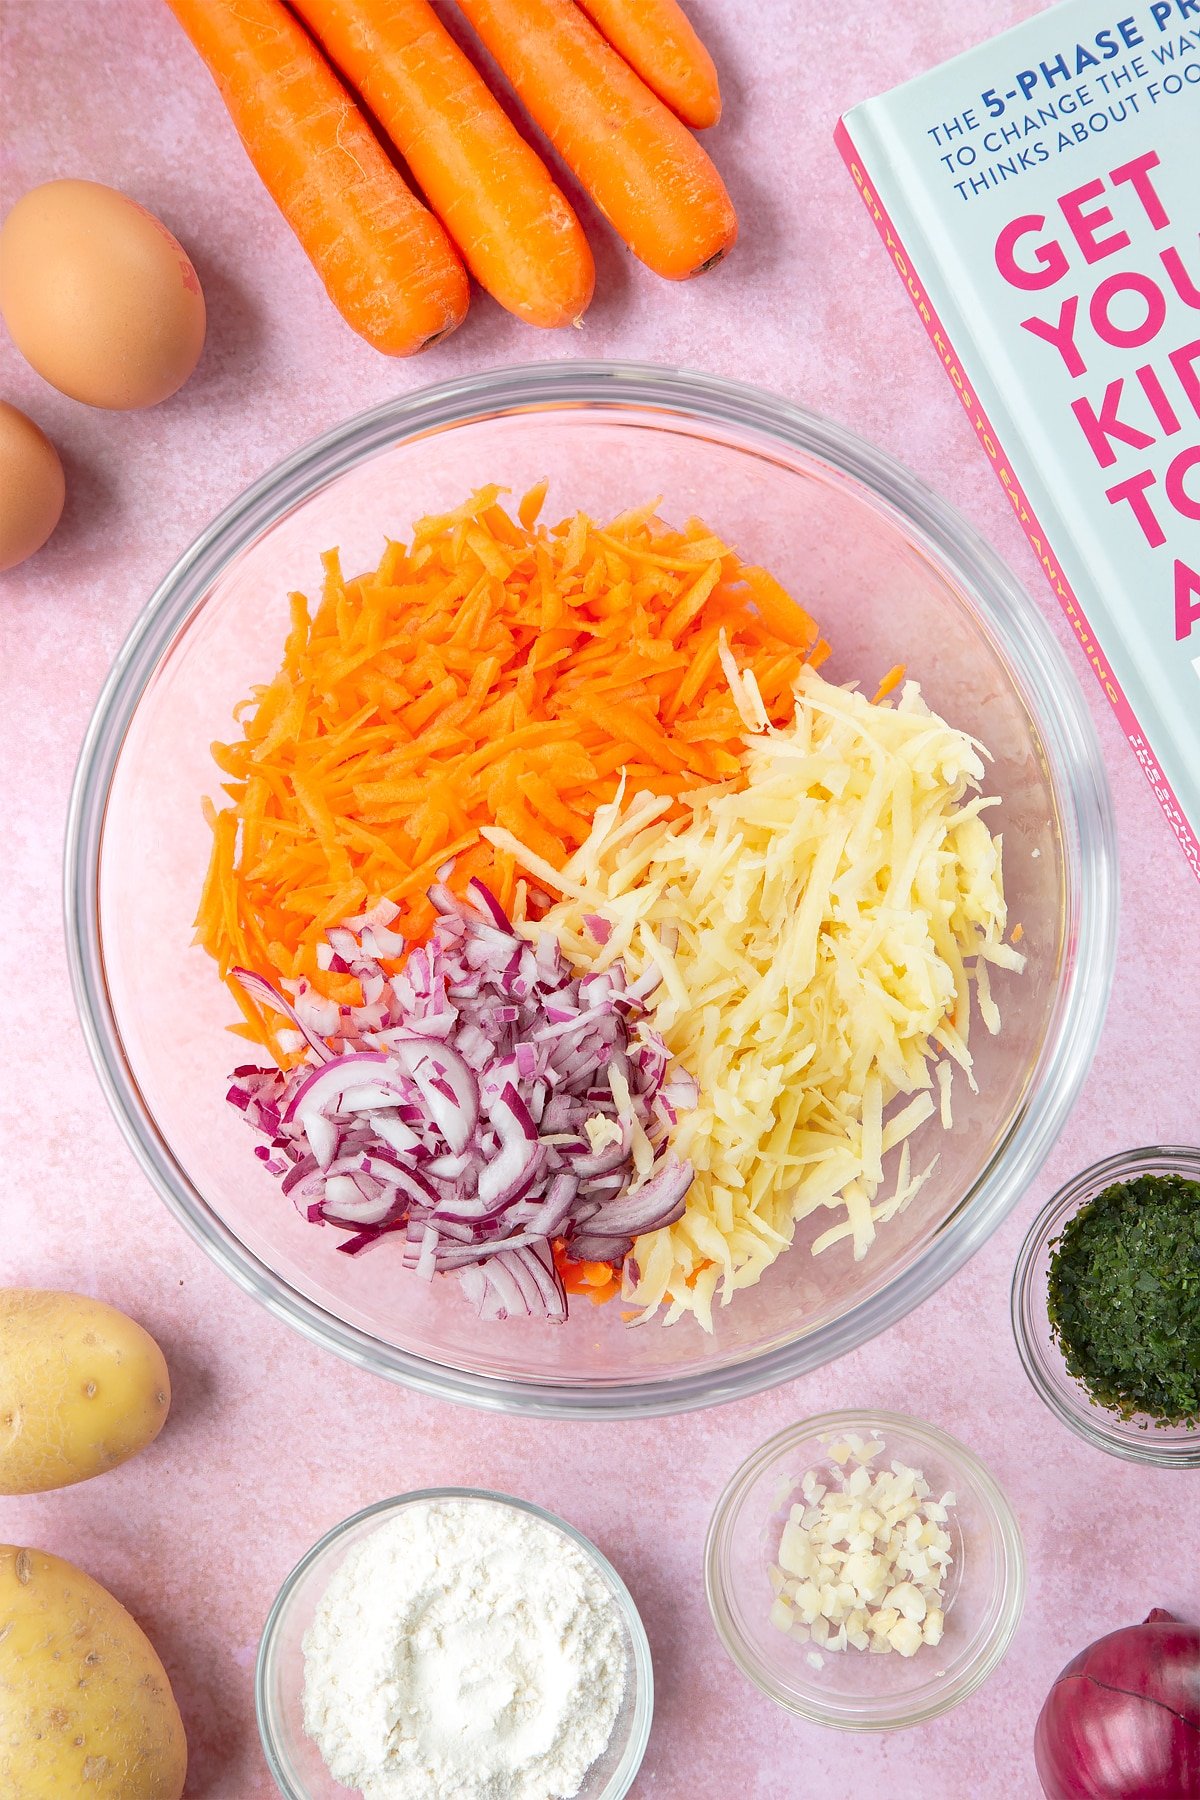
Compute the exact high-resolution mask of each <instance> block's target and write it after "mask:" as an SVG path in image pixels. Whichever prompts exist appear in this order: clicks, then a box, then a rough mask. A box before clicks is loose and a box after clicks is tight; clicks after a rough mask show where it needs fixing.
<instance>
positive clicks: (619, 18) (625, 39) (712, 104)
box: [579, 0, 721, 131]
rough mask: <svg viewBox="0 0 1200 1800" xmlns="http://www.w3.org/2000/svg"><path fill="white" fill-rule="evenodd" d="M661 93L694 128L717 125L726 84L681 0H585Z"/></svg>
mask: <svg viewBox="0 0 1200 1800" xmlns="http://www.w3.org/2000/svg"><path fill="white" fill-rule="evenodd" d="M579 4H580V6H582V8H583V10H584V12H585V13H587V14H588V16H589V18H591V19H592V20H593V21H594V22H595V24H596V25H598V26H599V28H600V30H601V31H602V32H603V33H604V35H605V37H606V38H607V39H608V41H609V43H610V44H611V45H612V47H613V49H614V50H619V51H620V53H621V55H622V56H623V57H624V58H625V61H626V62H627V63H628V64H629V66H630V68H631V69H633V70H635V71H636V72H637V74H639V75H640V76H641V78H642V80H643V81H644V82H645V83H646V86H647V87H648V88H653V90H654V92H655V93H656V94H657V95H658V97H659V99H660V100H662V101H664V102H665V103H666V105H668V106H669V107H670V109H671V111H672V112H673V113H678V115H679V117H680V118H681V119H682V120H683V122H684V124H685V125H690V126H691V127H692V129H693V131H703V130H704V129H705V127H706V126H708V125H715V124H716V122H717V120H718V119H719V118H720V116H721V90H720V87H719V86H718V84H717V71H716V69H715V68H714V67H713V59H712V57H711V56H710V55H709V54H708V51H707V50H706V49H705V48H704V45H703V44H702V43H701V42H700V39H699V38H698V37H697V36H696V32H695V28H694V27H693V25H692V22H691V20H690V19H689V18H688V16H687V14H686V13H685V12H684V10H683V8H682V7H681V6H680V5H679V0H579Z"/></svg>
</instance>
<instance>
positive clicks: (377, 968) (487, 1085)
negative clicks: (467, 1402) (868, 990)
mask: <svg viewBox="0 0 1200 1800" xmlns="http://www.w3.org/2000/svg"><path fill="white" fill-rule="evenodd" d="M430 899H431V901H432V903H433V905H434V907H435V910H436V911H437V913H438V918H437V921H436V923H435V925H434V928H433V932H432V934H431V936H430V939H429V941H428V942H427V943H426V944H423V945H420V946H418V947H416V948H414V949H413V950H411V951H410V952H409V954H408V957H407V960H406V962H405V963H404V966H403V968H402V969H401V970H400V971H399V973H397V974H395V975H388V974H387V972H386V971H385V970H384V969H383V967H382V966H381V964H380V961H379V958H380V957H381V956H388V957H391V955H392V954H393V951H394V949H395V947H396V945H397V944H401V943H402V940H400V939H399V938H398V935H397V934H396V933H394V932H391V931H390V929H389V928H390V925H391V922H392V919H393V918H394V917H395V916H396V913H395V909H394V908H393V910H391V911H390V912H389V911H388V910H387V908H388V906H389V905H390V904H391V903H381V904H380V906H377V907H372V908H371V909H370V911H369V912H366V913H362V914H360V915H359V916H358V917H357V918H356V919H350V920H347V921H346V923H345V924H344V925H342V926H338V927H335V928H334V930H333V931H331V932H330V933H329V934H328V938H329V942H328V955H327V956H326V955H322V957H321V958H320V959H319V960H320V961H321V964H322V966H327V967H329V968H330V969H333V970H339V971H341V972H348V973H351V974H353V976H354V977H355V978H356V979H357V980H358V982H359V985H360V988H361V990H362V994H363V1003H362V1004H361V1005H359V1006H350V1007H345V1006H343V1007H337V1006H336V1005H334V1003H333V1002H331V1001H327V1000H325V999H324V998H323V996H321V995H319V994H316V993H315V992H313V991H312V990H311V989H309V988H308V987H307V984H303V983H302V984H298V988H297V993H296V995H295V1003H294V1004H292V1003H291V1002H289V1000H287V999H286V998H284V996H282V995H280V994H278V993H277V992H276V991H275V989H273V988H272V987H270V985H269V984H268V983H267V982H265V981H263V980H262V978H261V977H260V976H256V975H247V974H245V972H240V973H239V979H243V980H244V982H245V985H246V986H247V990H248V991H249V992H250V993H252V994H253V995H254V997H255V999H256V1000H257V1001H258V1003H259V1004H261V1005H263V1006H264V1007H266V1008H268V1009H270V1010H273V1011H278V1012H280V1013H282V1014H283V1016H284V1017H286V1018H290V1019H292V1020H293V1021H294V1022H295V1024H296V1026H297V1028H298V1030H299V1032H300V1033H301V1034H302V1038H301V1041H302V1042H303V1043H305V1044H307V1045H308V1050H307V1051H306V1060H305V1061H303V1062H301V1063H299V1064H297V1066H296V1067H295V1068H293V1069H291V1070H290V1071H287V1072H283V1071H281V1070H278V1069H259V1068H255V1067H253V1066H243V1067H240V1068H238V1069H237V1070H235V1072H234V1076H233V1081H232V1085H231V1086H230V1089H229V1095H228V1098H229V1102H230V1104H231V1105H233V1106H235V1107H236V1108H237V1109H238V1110H239V1111H240V1112H241V1113H242V1114H243V1116H244V1117H245V1118H246V1120H247V1122H248V1123H249V1124H250V1125H251V1126H252V1127H253V1128H254V1129H255V1130H256V1131H258V1132H260V1133H261V1134H262V1135H263V1136H264V1137H265V1138H267V1139H268V1142H267V1143H265V1144H262V1145H259V1146H257V1147H256V1154H257V1155H258V1156H259V1160H260V1161H262V1162H263V1164H264V1166H265V1167H266V1168H268V1169H269V1170H270V1171H271V1172H272V1173H274V1174H276V1175H277V1176H278V1177H279V1178H280V1181H281V1186H282V1189H283V1191H284V1192H285V1193H287V1194H288V1195H289V1196H290V1198H291V1199H292V1200H293V1202H294V1203H295V1204H296V1206H297V1207H298V1209H299V1210H300V1212H301V1214H302V1216H304V1217H305V1218H308V1219H311V1220H312V1221H313V1222H314V1223H318V1224H328V1225H333V1226H335V1227H336V1228H338V1229H339V1230H341V1231H343V1232H346V1233H348V1234H349V1235H348V1236H347V1238H346V1240H345V1241H343V1242H342V1243H340V1244H339V1245H338V1249H339V1250H342V1251H343V1252H345V1253H346V1254H348V1255H351V1256H355V1255H358V1254H359V1253H361V1252H362V1251H364V1250H366V1249H368V1248H370V1247H371V1246H372V1245H374V1244H376V1243H378V1242H380V1241H381V1240H382V1239H383V1238H384V1237H387V1236H392V1235H395V1234H397V1233H398V1234H400V1235H401V1237H402V1240H403V1257H404V1262H405V1266H406V1267H408V1268H410V1269H413V1270H414V1271H416V1273H418V1274H419V1275H420V1276H421V1278H422V1279H431V1278H432V1276H433V1275H434V1274H437V1273H439V1272H444V1273H449V1272H455V1273H457V1275H458V1277H459V1280H460V1281H461V1283H462V1285H463V1286H464V1289H465V1290H466V1291H467V1293H468V1297H469V1298H470V1299H471V1301H472V1303H473V1304H474V1305H475V1306H476V1308H477V1309H478V1310H479V1311H480V1313H481V1315H482V1316H483V1317H484V1318H489V1319H503V1318H510V1317H526V1318H530V1317H536V1318H539V1319H545V1318H552V1319H561V1318H565V1316H566V1305H567V1303H566V1295H565V1292H564V1290H563V1285H562V1281H561V1279H560V1277H559V1273H558V1270H557V1267H556V1265H555V1257H554V1249H553V1246H555V1245H562V1246H563V1247H564V1249H565V1251H566V1254H567V1255H568V1256H569V1257H571V1258H574V1259H577V1260H586V1261H602V1262H609V1263H611V1264H613V1266H614V1267H618V1266H619V1265H620V1264H621V1263H622V1262H623V1260H624V1259H625V1257H626V1256H627V1255H628V1254H629V1251H630V1249H631V1247H632V1244H633V1239H634V1237H635V1236H637V1235H638V1234H640V1233H641V1232H644V1231H652V1230H656V1229H658V1228H659V1227H660V1226H662V1225H665V1224H669V1223H671V1222H673V1221H674V1220H675V1219H677V1218H678V1217H679V1216H680V1214H681V1212H682V1210H683V1205H684V1197H685V1195H686V1193H687V1189H688V1186H689V1184H690V1182H691V1177H692V1171H691V1167H690V1165H689V1164H687V1163H684V1162H680V1161H679V1160H678V1159H677V1158H674V1157H672V1156H670V1155H669V1154H668V1153H667V1141H668V1137H669V1133H670V1129H671V1126H672V1124H673V1123H674V1121H675V1118H676V1110H677V1107H678V1106H679V1105H680V1104H688V1103H694V1097H695V1084H694V1082H692V1080H691V1077H690V1076H688V1075H686V1074H684V1073H683V1072H682V1071H679V1070H671V1068H670V1057H669V1055H668V1052H667V1049H666V1046H665V1044H664V1043H663V1041H662V1039H661V1038H660V1037H659V1036H658V1034H657V1033H656V1032H655V1031H654V1030H653V1029H652V1027H651V1025H650V1023H649V1021H648V1019H647V1016H646V1001H647V999H648V998H649V996H650V994H651V993H652V992H653V991H654V989H655V987H656V986H657V984H658V975H657V971H656V970H653V969H651V970H648V971H647V972H646V974H644V975H643V976H642V977H641V978H640V979H639V980H638V981H637V982H635V983H633V984H632V985H630V984H628V983H627V982H626V977H625V970H624V967H623V965H622V964H621V963H620V962H616V963H614V964H613V965H612V966H611V967H610V968H608V969H606V970H603V971H592V972H589V973H584V974H580V973H577V972H576V971H575V970H574V969H573V968H572V967H571V965H570V964H569V963H568V962H567V960H566V958H565V957H564V955H563V953H562V949H561V946H560V945H559V944H558V942H557V940H556V939H555V938H554V937H553V936H552V935H551V934H550V933H549V932H545V931H543V932H541V933H540V934H539V936H538V941H537V944H536V947H535V946H534V945H532V944H530V943H529V942H527V941H526V940H525V939H524V938H523V937H521V936H520V935H519V933H517V932H516V931H515V930H514V929H513V927H512V925H511V923H510V922H509V920H508V918H507V917H506V915H505V913H504V910H503V908H502V907H501V906H500V903H499V901H498V900H497V899H496V897H495V895H494V894H493V893H492V892H491V891H490V889H488V888H487V887H486V886H485V884H484V883H482V882H472V883H470V884H469V891H468V897H467V899H466V900H465V901H461V900H458V899H457V898H456V897H455V896H454V895H453V894H452V893H451V892H450V890H449V889H448V888H446V887H445V886H444V883H441V882H440V883H439V884H438V885H436V886H435V887H434V888H433V889H431V890H430ZM601 924H603V922H601ZM589 928H590V927H589ZM598 941H601V940H600V939H599V938H598ZM317 1019H319V1020H320V1021H321V1023H322V1024H323V1025H325V1026H328V1028H329V1029H328V1032H327V1034H326V1037H324V1038H321V1037H317V1039H316V1041H314V1024H313V1021H314V1020H317ZM600 1121H606V1122H607V1123H608V1125H609V1126H616V1127H617V1129H618V1131H619V1133H620V1135H619V1138H617V1139H616V1141H614V1142H612V1143H608V1142H606V1141H605V1139H606V1137H607V1136H609V1135H611V1133H610V1132H607V1131H605V1130H603V1129H601V1128H600V1125H599V1122H600ZM589 1126H590V1127H591V1130H590V1131H589V1129H588V1128H589ZM593 1138H594V1140H595V1142H596V1143H598V1144H599V1145H600V1148H598V1149H595V1148H593ZM635 1139H636V1141H637V1142H638V1143H639V1144H641V1145H642V1147H643V1154H644V1146H645V1144H646V1142H649V1144H650V1146H651V1150H652V1153H653V1158H654V1161H653V1166H652V1168H651V1171H650V1173H649V1174H648V1175H647V1176H646V1178H645V1179H644V1180H639V1179H638V1176H637V1172H636V1170H635V1168H634V1164H633V1158H632V1147H633V1144H634V1141H635Z"/></svg>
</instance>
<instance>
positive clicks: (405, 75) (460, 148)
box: [293, 0, 596, 326]
mask: <svg viewBox="0 0 1200 1800" xmlns="http://www.w3.org/2000/svg"><path fill="white" fill-rule="evenodd" d="M293 4H294V6H295V9H296V11H297V12H298V13H299V14H300V16H301V18H302V19H304V20H305V21H306V22H307V23H308V25H309V27H310V28H311V30H312V31H313V33H314V34H315V36H316V37H317V38H319V39H320V41H321V43H322V44H323V45H324V47H325V50H326V52H327V54H328V56H329V58H330V61H331V62H333V63H335V64H336V65H337V67H338V68H339V69H340V70H341V71H342V74H343V75H344V76H345V77H346V79H347V81H349V82H350V83H351V84H352V86H354V87H355V88H357V90H358V92H359V93H360V94H361V95H362V97H363V99H364V100H365V101H366V103H367V105H368V106H369V107H370V109H371V111H372V113H373V114H374V115H375V117H376V118H377V119H378V120H379V123H380V124H381V125H382V127H383V129H384V130H385V131H386V132H387V134H388V136H389V137H390V138H391V140H392V142H393V144H395V146H396V148H397V150H398V151H399V152H400V154H401V156H402V157H403V158H404V160H405V162H406V163H407V165H408V167H409V169H410V170H411V171H412V174H413V176H414V177H415V179H416V182H417V185H418V187H419V188H420V189H421V191H422V193H423V194H424V196H425V198H426V200H427V201H428V202H429V204H430V206H432V208H433V210H434V212H435V213H436V214H437V216H438V218H439V219H440V220H441V221H442V224H443V225H444V226H445V227H446V230H447V231H448V232H449V233H450V236H451V237H452V238H453V239H454V242H455V243H456V244H457V246H458V248H459V250H460V251H461V252H462V255H463V258H464V260H465V262H466V264H467V267H468V268H469V269H470V271H471V273H472V275H474V277H475V279H476V281H478V283H479V285H480V287H482V288H485V289H486V290H487V292H488V293H489V294H491V296H492V298H493V299H494V300H498V301H499V302H500V305H501V306H503V307H506V308H507V309H508V311H509V312H511V313H515V314H516V316H517V317H518V318H519V319H524V320H525V321H526V323H527V324H530V325H545V326H554V325H573V324H576V323H577V322H578V321H579V319H580V318H581V317H582V315H583V313H584V312H585V310H586V308H587V305H588V302H589V301H590V299H591V297H592V288H593V286H594V284H595V273H596V272H595V267H594V265H593V262H592V253H591V250H590V249H589V247H588V241H587V239H586V237H585V236H584V235H583V228H582V226H581V225H580V223H579V220H578V219H577V218H576V217H575V214H574V213H573V212H572V210H571V207H570V205H569V204H568V202H567V200H566V197H565V196H564V195H563V194H562V192H561V191H560V190H559V188H558V187H557V185H556V184H555V182H554V181H553V180H552V178H551V176H550V172H549V170H548V169H547V168H546V165H545V164H544V163H543V161H542V159H541V157H540V156H539V155H538V154H537V152H536V150H534V149H532V148H531V146H530V145H529V144H527V143H526V142H525V139H524V138H523V137H522V136H521V134H520V132H519V131H518V130H517V129H516V127H515V126H514V125H513V123H512V121H511V120H510V118H509V117H508V114H507V113H506V112H505V111H504V109H503V107H502V106H501V105H500V104H499V102H498V101H497V100H496V99H495V98H494V96H493V95H492V93H491V91H490V89H489V88H488V86H487V84H486V83H485V82H484V80H483V78H482V76H481V75H480V74H479V73H478V71H477V70H476V69H475V67H474V65H473V64H472V63H471V62H470V60H469V59H468V58H467V57H466V56H465V55H464V54H463V52H462V51H461V50H460V49H459V47H458V45H457V44H456V43H455V42H454V39H453V38H452V37H451V36H450V33H449V32H448V31H447V30H446V28H445V26H444V25H443V24H442V22H441V20H440V19H439V18H438V17H437V14H436V13H435V12H434V11H433V8H432V7H431V6H429V5H428V4H427V0H293Z"/></svg>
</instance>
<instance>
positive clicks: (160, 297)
mask: <svg viewBox="0 0 1200 1800" xmlns="http://www.w3.org/2000/svg"><path fill="white" fill-rule="evenodd" d="M0 313H2V314H3V316H4V322H5V324H6V325H7V326H8V329H9V331H10V332H11V333H12V339H13V342H14V343H15V344H16V346H17V349H18V350H19V351H20V352H21V354H22V355H23V356H24V357H26V358H27V359H28V361H29V362H31V363H32V364H33V366H34V368H35V369H36V370H37V372H38V374H39V375H42V376H44V377H45V379H46V380H47V381H49V382H50V383H51V384H52V385H53V386H54V387H56V388H59V389H61V391H62V392H63V393H64V394H70V396H71V398H72V399H73V400H84V401H86V402H87V404H88V405H89V406H104V407H109V408H114V409H117V410H119V411H124V410H125V409H127V408H130V407H138V406H154V405H156V404H157V402H158V401H159V400H165V399H166V398H167V396H168V394H173V393H174V392H175V390H176V388H179V387H182V385H183V383H184V382H185V381H186V380H187V378H188V376H189V375H190V374H191V372H192V370H193V369H194V368H195V366H196V363H197V361H198V360H199V357H200V351H201V349H202V348H203V345H204V295H203V294H202V293H201V291H200V283H199V281H198V280H197V278H196V271H195V269H193V267H192V265H191V263H190V262H189V260H188V258H187V255H186V253H185V252H184V250H183V248H182V247H181V245H180V244H178V243H177V242H176V240H175V239H174V238H173V237H172V236H171V233H170V232H169V231H168V230H167V228H166V226H165V225H164V224H163V223H162V222H161V220H159V219H156V218H155V217H154V214H153V213H149V212H147V211H146V209H145V207H144V206H139V205H138V204H137V202H136V200H130V199H128V198H127V197H126V196H125V195H124V194H119V193H118V192H117V191H116V189H115V188H110V187H103V186H102V185H101V184H100V183H99V182H98V181H48V182H46V183H45V185H44V186H43V187H36V188H31V189H30V191H29V192H28V193H27V194H25V195H23V196H22V198H21V199H20V200H18V201H17V203H16V205H15V206H14V207H13V209H12V211H11V212H10V213H9V215H8V217H7V219H5V221H4V225H3V227H2V228H0Z"/></svg>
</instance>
